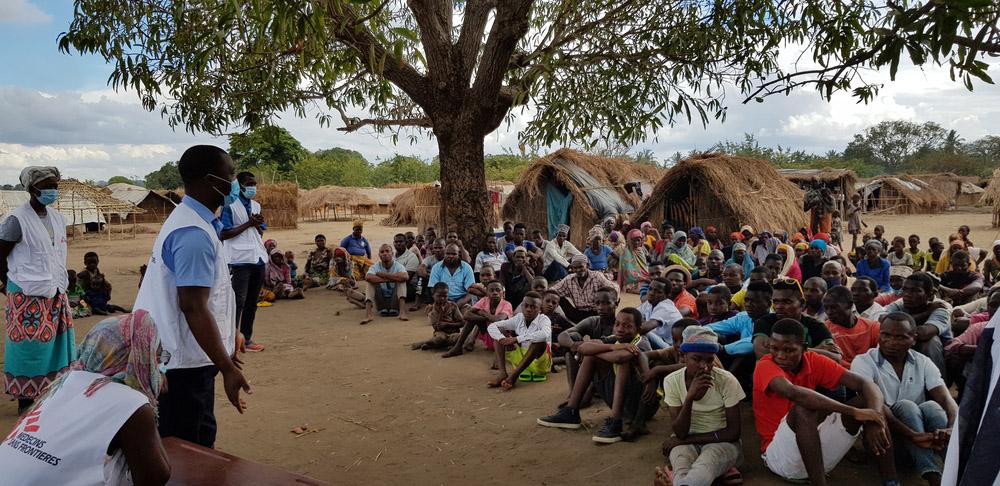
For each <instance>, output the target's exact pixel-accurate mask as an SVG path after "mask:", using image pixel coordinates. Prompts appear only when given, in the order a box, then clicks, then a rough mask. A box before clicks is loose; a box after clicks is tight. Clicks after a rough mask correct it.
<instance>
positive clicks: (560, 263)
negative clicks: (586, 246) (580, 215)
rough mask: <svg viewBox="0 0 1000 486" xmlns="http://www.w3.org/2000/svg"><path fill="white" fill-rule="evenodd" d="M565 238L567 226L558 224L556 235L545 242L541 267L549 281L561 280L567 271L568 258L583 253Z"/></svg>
mask: <svg viewBox="0 0 1000 486" xmlns="http://www.w3.org/2000/svg"><path fill="white" fill-rule="evenodd" d="M567 238H569V226H567V225H565V224H560V225H559V226H557V227H556V237H555V238H553V239H552V241H549V242H546V244H545V251H544V252H543V253H542V268H544V269H545V271H544V272H542V274H543V275H544V276H545V278H546V279H548V280H549V281H550V282H556V281H559V280H562V278H563V277H565V276H566V275H567V274H568V273H569V262H570V259H572V258H573V257H575V256H577V255H582V254H583V253H580V250H578V249H577V248H576V246H574V245H573V244H572V243H570V242H569V240H568V239H567Z"/></svg>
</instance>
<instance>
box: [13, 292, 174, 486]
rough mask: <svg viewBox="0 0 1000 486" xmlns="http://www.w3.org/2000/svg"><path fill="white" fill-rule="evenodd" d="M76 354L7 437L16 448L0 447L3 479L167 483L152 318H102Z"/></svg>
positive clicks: (134, 315)
mask: <svg viewBox="0 0 1000 486" xmlns="http://www.w3.org/2000/svg"><path fill="white" fill-rule="evenodd" d="M79 353H80V358H79V359H78V360H77V361H74V362H73V363H72V365H71V366H70V371H67V372H65V373H63V374H62V375H60V376H59V377H58V378H57V379H56V380H55V381H54V382H52V384H51V385H49V387H48V388H47V391H46V392H45V394H44V395H43V396H42V397H41V398H40V399H39V400H38V402H36V404H35V405H34V406H33V407H32V408H31V409H30V410H29V411H28V412H27V414H26V415H24V416H23V417H22V418H21V420H19V421H18V422H17V425H15V426H14V430H12V431H11V432H10V434H9V435H8V436H7V437H8V438H9V439H8V441H7V443H8V445H13V444H12V441H13V442H16V443H17V445H15V446H13V447H2V448H0V467H2V468H3V471H4V475H5V476H6V477H8V478H17V482H18V483H19V484H154V485H161V484H166V482H167V480H168V479H170V463H169V462H168V459H167V454H166V452H165V451H164V449H163V444H162V443H161V442H160V435H159V433H157V430H156V406H157V396H158V395H159V394H160V390H161V384H163V375H162V374H161V373H160V365H161V363H160V353H161V348H160V339H159V337H158V336H157V334H156V327H155V326H154V325H153V320H152V319H151V318H150V316H149V314H148V313H146V312H145V311H141V310H140V311H136V312H134V313H131V314H126V315H124V316H119V317H113V318H109V319H105V320H103V321H101V322H100V323H98V324H97V325H96V326H94V328H93V329H92V330H91V331H90V332H89V333H87V335H86V337H84V338H83V342H82V343H81V344H80V348H79ZM26 454H29V455H26Z"/></svg>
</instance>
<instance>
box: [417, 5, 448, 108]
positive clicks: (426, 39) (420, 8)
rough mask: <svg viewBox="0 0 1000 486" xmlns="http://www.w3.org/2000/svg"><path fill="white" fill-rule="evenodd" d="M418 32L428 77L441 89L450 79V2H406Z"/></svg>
mask: <svg viewBox="0 0 1000 486" xmlns="http://www.w3.org/2000/svg"><path fill="white" fill-rule="evenodd" d="M406 4H407V6H408V7H410V11H411V12H413V18H414V19H416V21H417V26H418V27H419V28H420V42H421V44H423V47H424V55H425V56H426V57H427V74H428V75H429V76H430V77H431V80H432V81H433V82H434V84H435V85H436V86H435V87H438V88H440V87H441V84H442V83H445V85H447V83H448V81H449V80H450V79H452V76H451V60H450V59H451V58H450V55H451V2H450V1H447V0H407V2H406Z"/></svg>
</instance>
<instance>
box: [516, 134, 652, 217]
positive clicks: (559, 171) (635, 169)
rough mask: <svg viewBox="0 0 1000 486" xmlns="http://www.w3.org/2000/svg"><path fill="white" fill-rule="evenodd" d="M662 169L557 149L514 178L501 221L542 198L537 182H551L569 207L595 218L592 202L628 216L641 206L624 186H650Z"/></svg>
mask: <svg viewBox="0 0 1000 486" xmlns="http://www.w3.org/2000/svg"><path fill="white" fill-rule="evenodd" d="M663 172H664V171H663V169H660V168H658V167H654V166H651V165H643V164H637V163H635V162H633V161H631V160H628V159H617V158H607V157H600V156H596V155H590V154H585V153H583V152H579V151H576V150H573V149H568V148H563V149H559V150H557V151H555V152H553V153H551V154H549V155H547V156H545V157H542V158H541V159H538V160H536V161H535V162H534V163H533V164H531V166H529V167H528V168H527V169H525V170H524V172H522V173H521V175H520V177H518V181H517V184H516V185H515V187H514V189H513V190H512V191H511V192H510V194H509V195H508V196H507V201H506V203H504V205H503V211H502V213H503V214H504V217H514V216H513V215H515V214H517V209H518V207H519V206H520V205H522V204H523V203H524V201H525V200H527V199H532V198H536V197H544V193H543V191H544V185H543V184H541V182H542V181H543V180H545V179H551V180H554V181H555V182H557V183H558V184H559V185H561V186H562V187H563V188H565V189H566V190H568V191H569V192H570V193H571V194H572V195H573V204H574V205H577V204H582V208H583V210H584V213H586V214H587V215H588V216H589V217H592V218H597V217H599V214H598V212H597V210H595V208H594V207H593V201H595V200H600V201H606V202H608V203H610V204H612V205H614V206H617V208H619V209H624V211H623V212H631V211H633V210H634V209H635V208H636V207H638V205H639V203H640V202H641V201H640V200H639V198H638V197H637V196H636V195H635V194H632V193H628V192H626V191H625V184H626V183H629V182H639V183H644V184H647V185H649V186H652V184H654V183H655V182H656V181H657V180H658V179H659V178H660V176H661V175H663Z"/></svg>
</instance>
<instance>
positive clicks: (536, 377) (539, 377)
mask: <svg viewBox="0 0 1000 486" xmlns="http://www.w3.org/2000/svg"><path fill="white" fill-rule="evenodd" d="M548 379H549V375H536V374H534V373H532V374H531V381H534V382H536V383H537V382H542V381H546V380H548Z"/></svg>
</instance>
